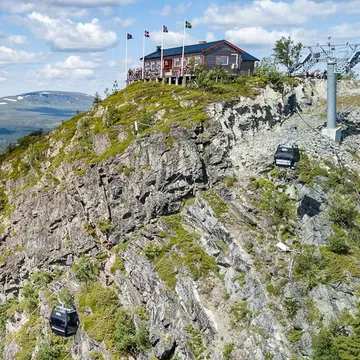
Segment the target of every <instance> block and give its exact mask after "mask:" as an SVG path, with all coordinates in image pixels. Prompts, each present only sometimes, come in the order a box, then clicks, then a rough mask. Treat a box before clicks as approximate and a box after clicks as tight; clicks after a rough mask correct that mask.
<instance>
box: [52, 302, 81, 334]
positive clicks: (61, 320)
mask: <svg viewBox="0 0 360 360" xmlns="http://www.w3.org/2000/svg"><path fill="white" fill-rule="evenodd" d="M50 327H51V331H52V332H53V333H54V334H56V335H59V336H64V337H69V336H73V335H75V334H76V332H77V330H78V328H79V317H78V314H77V312H76V310H75V309H73V308H65V307H63V306H56V307H54V309H53V310H52V312H51V316H50Z"/></svg>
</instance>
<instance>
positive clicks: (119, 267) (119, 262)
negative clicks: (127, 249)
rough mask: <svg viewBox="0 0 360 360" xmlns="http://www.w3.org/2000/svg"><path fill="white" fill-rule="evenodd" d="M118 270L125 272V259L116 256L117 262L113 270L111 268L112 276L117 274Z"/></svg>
mask: <svg viewBox="0 0 360 360" xmlns="http://www.w3.org/2000/svg"><path fill="white" fill-rule="evenodd" d="M116 270H120V271H122V272H124V271H125V265H124V261H123V259H122V258H121V257H120V256H118V255H116V257H115V261H114V263H113V264H112V266H111V268H110V273H111V274H115V273H116Z"/></svg>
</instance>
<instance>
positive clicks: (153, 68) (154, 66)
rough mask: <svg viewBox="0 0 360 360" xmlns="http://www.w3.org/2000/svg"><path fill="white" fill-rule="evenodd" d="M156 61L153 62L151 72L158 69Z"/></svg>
mask: <svg viewBox="0 0 360 360" xmlns="http://www.w3.org/2000/svg"><path fill="white" fill-rule="evenodd" d="M155 64H156V61H152V62H151V70H155V69H156V65H155Z"/></svg>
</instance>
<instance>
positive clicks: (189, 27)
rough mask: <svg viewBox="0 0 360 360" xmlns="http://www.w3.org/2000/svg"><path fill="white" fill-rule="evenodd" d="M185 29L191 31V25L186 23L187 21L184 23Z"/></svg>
mask: <svg viewBox="0 0 360 360" xmlns="http://www.w3.org/2000/svg"><path fill="white" fill-rule="evenodd" d="M185 27H186V28H187V29H191V28H192V25H191V24H190V23H189V22H188V21H185Z"/></svg>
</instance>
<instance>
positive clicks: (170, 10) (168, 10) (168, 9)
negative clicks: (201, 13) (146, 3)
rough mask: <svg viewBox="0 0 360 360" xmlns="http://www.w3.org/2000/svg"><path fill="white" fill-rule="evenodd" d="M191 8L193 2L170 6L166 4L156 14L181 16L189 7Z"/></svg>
mask: <svg viewBox="0 0 360 360" xmlns="http://www.w3.org/2000/svg"><path fill="white" fill-rule="evenodd" d="M190 6H191V1H189V2H188V3H186V4H185V3H180V4H178V5H174V4H172V5H169V4H166V5H164V7H163V8H162V9H161V10H160V11H157V12H155V13H156V14H159V15H161V16H169V15H172V14H181V13H184V12H185V11H186V10H187V9H188V8H189V7H190Z"/></svg>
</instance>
